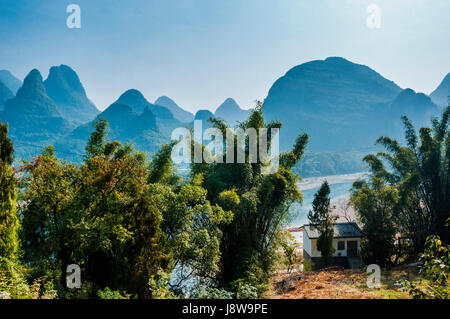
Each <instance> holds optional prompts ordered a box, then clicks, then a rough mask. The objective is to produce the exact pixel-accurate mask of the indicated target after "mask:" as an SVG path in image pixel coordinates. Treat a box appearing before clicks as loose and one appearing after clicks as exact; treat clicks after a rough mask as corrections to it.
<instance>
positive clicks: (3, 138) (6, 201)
mask: <svg viewBox="0 0 450 319" xmlns="http://www.w3.org/2000/svg"><path fill="white" fill-rule="evenodd" d="M13 160H14V149H13V144H12V142H11V140H10V139H9V138H8V126H7V125H6V124H2V123H1V122H0V258H1V259H8V260H14V259H16V258H17V257H18V256H17V253H18V250H19V236H18V232H19V227H20V223H19V217H18V214H17V209H16V198H17V194H16V189H15V183H16V179H15V176H14V173H13V171H12V169H11V165H12V162H13Z"/></svg>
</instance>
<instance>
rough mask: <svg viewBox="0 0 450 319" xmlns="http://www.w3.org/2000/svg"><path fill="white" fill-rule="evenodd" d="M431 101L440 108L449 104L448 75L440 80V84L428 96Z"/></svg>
mask: <svg viewBox="0 0 450 319" xmlns="http://www.w3.org/2000/svg"><path fill="white" fill-rule="evenodd" d="M430 97H431V99H432V100H433V102H434V103H436V104H437V105H438V106H440V107H446V106H448V105H449V103H450V73H448V74H447V75H446V76H445V78H444V79H443V80H442V82H441V84H439V86H438V87H437V88H436V90H434V91H433V93H431V94H430Z"/></svg>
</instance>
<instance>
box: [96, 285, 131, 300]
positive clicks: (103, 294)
mask: <svg viewBox="0 0 450 319" xmlns="http://www.w3.org/2000/svg"><path fill="white" fill-rule="evenodd" d="M97 296H98V298H100V299H130V296H131V295H129V294H126V293H121V292H120V291H118V290H111V289H109V287H106V288H105V289H103V290H99V291H97Z"/></svg>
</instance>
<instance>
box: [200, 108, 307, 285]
mask: <svg viewBox="0 0 450 319" xmlns="http://www.w3.org/2000/svg"><path fill="white" fill-rule="evenodd" d="M210 121H211V122H212V124H213V125H214V127H216V128H218V129H220V130H221V131H222V132H223V136H224V143H225V136H226V132H225V130H226V125H225V124H224V122H222V121H220V120H217V119H211V120H210ZM240 128H242V129H243V130H244V131H245V130H247V129H255V130H256V132H257V135H258V138H257V139H256V141H252V140H250V139H249V138H248V136H247V137H246V140H245V143H244V150H245V162H244V163H238V160H237V151H235V152H234V162H233V163H226V154H227V152H226V151H225V152H224V154H223V163H219V162H214V163H206V162H205V161H203V162H202V163H194V164H192V167H191V173H192V179H195V178H198V176H199V175H201V176H202V179H201V180H202V181H201V186H202V187H203V188H204V189H206V190H207V199H208V200H210V201H211V204H212V205H215V204H218V205H219V206H220V207H222V208H223V209H224V210H225V211H232V212H233V220H232V222H231V223H228V224H224V225H222V226H221V230H222V233H223V236H222V240H221V242H220V251H221V259H220V265H221V268H220V274H219V276H218V282H219V284H220V286H221V287H229V286H230V285H231V284H232V283H233V282H235V281H236V280H244V281H245V282H246V283H248V284H250V285H251V286H254V287H257V288H258V291H259V293H261V292H262V291H264V290H265V289H266V287H267V283H268V278H269V276H270V274H271V273H272V271H273V270H274V266H275V263H276V261H277V259H278V254H277V253H278V249H279V248H281V247H280V244H281V242H280V237H281V236H280V233H281V232H282V231H283V229H284V227H285V226H286V225H287V223H288V221H289V220H290V218H292V215H291V213H290V211H289V208H290V206H291V205H292V204H293V203H295V202H298V201H301V200H302V196H301V193H300V191H299V190H298V187H297V184H296V182H297V181H298V180H299V177H298V175H296V174H294V173H292V170H291V168H292V167H293V166H294V165H295V164H296V163H297V162H298V161H299V160H300V158H301V157H302V156H303V153H304V148H305V145H306V144H307V141H308V136H307V135H306V134H303V135H301V136H299V137H298V138H297V140H296V143H295V145H294V147H293V149H292V151H290V152H287V153H283V154H281V155H280V161H279V162H280V165H279V168H278V170H277V171H276V172H274V173H271V174H263V173H262V169H263V168H264V167H265V166H266V165H267V164H264V163H262V162H261V161H260V159H257V160H256V161H255V162H252V161H251V160H250V158H249V154H250V152H249V149H250V148H251V147H252V146H255V144H256V149H259V148H260V147H261V145H260V133H261V132H260V131H259V129H260V128H267V129H268V132H269V136H268V149H270V147H271V140H272V139H271V136H270V132H271V131H270V129H272V128H278V129H279V128H281V123H279V122H269V123H266V122H265V121H264V114H263V105H262V103H258V105H257V106H256V108H255V110H254V111H253V112H252V114H251V115H250V117H249V118H248V119H247V120H246V121H245V122H243V123H241V124H240ZM233 146H234V149H235V150H237V149H238V148H239V147H240V144H239V143H238V140H237V136H234V145H233Z"/></svg>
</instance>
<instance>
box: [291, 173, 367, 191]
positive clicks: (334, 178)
mask: <svg viewBox="0 0 450 319" xmlns="http://www.w3.org/2000/svg"><path fill="white" fill-rule="evenodd" d="M367 176H369V172H359V173H353V174H342V175H330V176H319V177H308V178H305V179H303V180H302V181H301V182H300V183H298V184H297V185H298V186H299V188H300V190H308V189H314V188H318V187H320V185H322V183H323V182H324V181H325V180H327V181H328V184H330V185H332V184H340V183H347V182H352V181H356V180H358V179H363V178H365V177H367Z"/></svg>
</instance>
